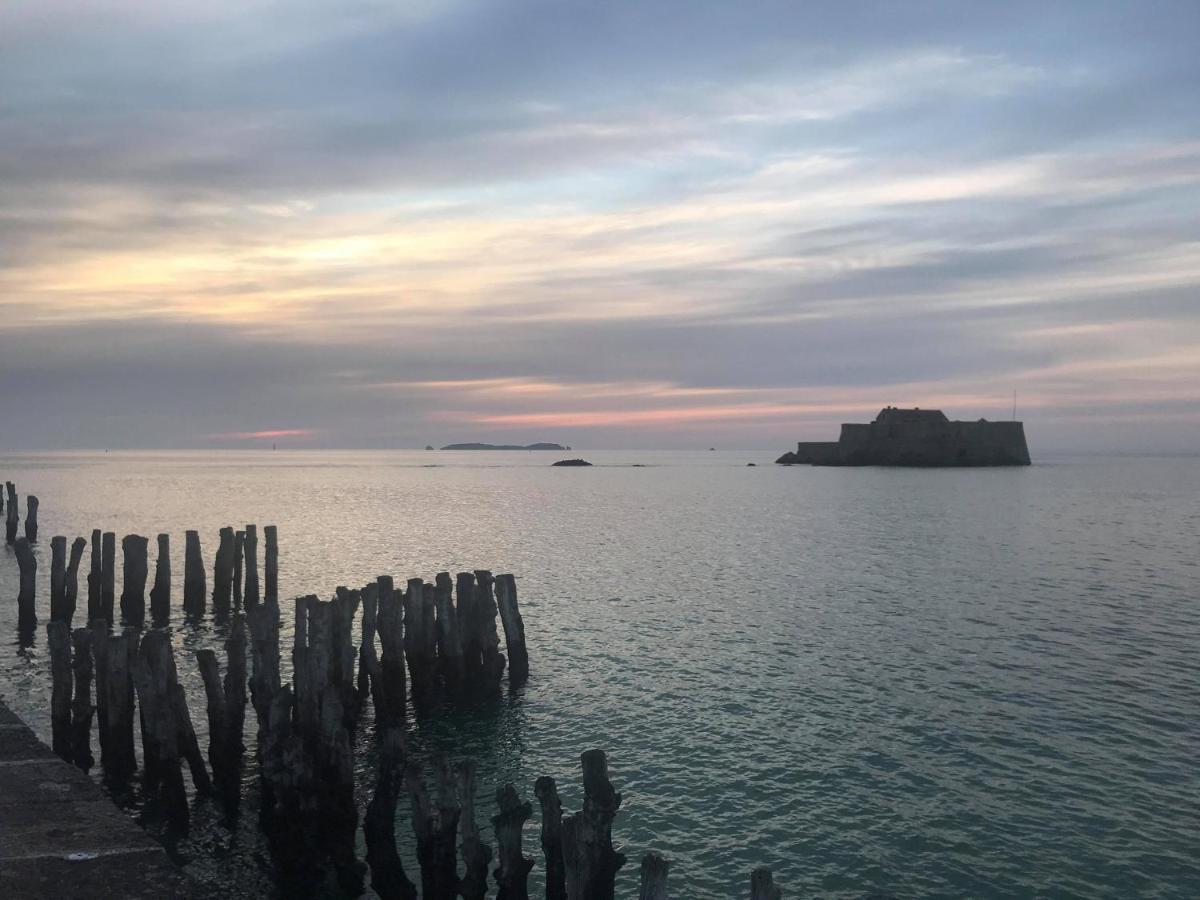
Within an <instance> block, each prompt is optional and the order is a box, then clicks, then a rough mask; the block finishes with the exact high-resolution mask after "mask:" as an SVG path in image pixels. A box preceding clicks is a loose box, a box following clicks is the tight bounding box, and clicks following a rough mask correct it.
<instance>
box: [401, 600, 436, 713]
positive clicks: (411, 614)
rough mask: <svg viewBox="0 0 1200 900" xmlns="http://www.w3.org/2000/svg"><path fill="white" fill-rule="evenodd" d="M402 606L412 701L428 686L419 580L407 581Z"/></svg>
mask: <svg viewBox="0 0 1200 900" xmlns="http://www.w3.org/2000/svg"><path fill="white" fill-rule="evenodd" d="M401 602H402V604H403V606H404V657H405V659H406V660H407V661H408V675H409V680H410V681H411V683H412V690H413V698H414V700H415V699H416V698H417V697H418V695H419V696H421V697H422V698H424V696H425V695H426V694H427V693H428V690H429V688H430V687H431V685H430V684H429V677H428V676H429V667H428V664H429V660H428V659H427V658H426V655H425V647H424V642H423V639H424V636H425V621H424V614H425V587H424V582H423V581H421V579H420V578H410V579H409V580H408V590H407V591H405V592H404V597H403V599H402V601H401Z"/></svg>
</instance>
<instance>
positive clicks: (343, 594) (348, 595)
mask: <svg viewBox="0 0 1200 900" xmlns="http://www.w3.org/2000/svg"><path fill="white" fill-rule="evenodd" d="M361 598H362V594H361V593H360V592H359V591H351V590H348V589H346V588H345V587H339V588H338V589H337V596H336V597H335V598H334V600H333V617H332V620H331V628H332V637H333V669H332V671H333V676H332V680H333V683H334V684H336V685H337V689H338V694H339V697H340V699H341V702H342V710H343V712H344V713H345V726H346V728H348V729H353V728H354V727H355V725H356V724H357V723H358V713H359V707H358V691H357V690H356V689H355V687H354V663H355V647H354V616H355V615H356V614H357V613H358V604H359V602H360V600H361Z"/></svg>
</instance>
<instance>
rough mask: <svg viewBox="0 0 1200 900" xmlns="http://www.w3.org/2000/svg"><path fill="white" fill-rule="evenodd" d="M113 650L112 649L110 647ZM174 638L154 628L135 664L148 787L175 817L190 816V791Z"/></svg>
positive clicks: (183, 817) (141, 648) (144, 639)
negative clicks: (183, 762) (175, 698)
mask: <svg viewBox="0 0 1200 900" xmlns="http://www.w3.org/2000/svg"><path fill="white" fill-rule="evenodd" d="M110 653H111V648H110ZM173 670H174V662H173V661H172V660H171V644H170V639H169V638H168V636H167V633H166V632H165V631H157V630H155V631H151V632H149V633H148V634H147V635H146V636H145V637H144V638H143V639H142V641H141V647H140V649H139V652H138V657H137V662H136V664H135V666H134V683H135V684H136V685H137V694H138V702H139V703H140V705H141V710H142V723H143V725H142V727H143V731H142V751H143V758H144V761H145V770H146V772H147V774H148V775H150V774H151V773H152V778H147V786H146V787H147V790H148V791H149V792H150V793H151V795H152V796H156V797H157V798H158V799H159V800H161V801H162V803H163V805H164V806H165V808H166V810H167V813H168V815H169V816H170V817H171V818H172V819H175V820H183V819H186V818H187V813H188V808H187V792H186V791H185V790H184V787H183V770H182V768H181V766H180V746H179V728H178V727H177V722H176V720H175V714H174V707H173V702H172V697H171V695H172V677H171V676H172V673H173Z"/></svg>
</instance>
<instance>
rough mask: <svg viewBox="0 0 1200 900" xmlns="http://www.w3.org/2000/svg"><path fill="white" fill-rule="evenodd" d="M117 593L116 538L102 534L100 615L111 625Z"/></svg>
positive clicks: (112, 534) (107, 533) (114, 535)
mask: <svg viewBox="0 0 1200 900" xmlns="http://www.w3.org/2000/svg"><path fill="white" fill-rule="evenodd" d="M116 592H117V536H116V534H115V533H114V532H111V531H106V532H104V534H103V536H102V539H101V543H100V614H101V615H102V616H104V621H106V622H107V623H108V624H109V626H111V625H112V624H113V601H114V600H115V599H116Z"/></svg>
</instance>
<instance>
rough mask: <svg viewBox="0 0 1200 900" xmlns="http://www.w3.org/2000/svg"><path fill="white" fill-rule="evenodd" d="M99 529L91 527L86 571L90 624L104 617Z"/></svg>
mask: <svg viewBox="0 0 1200 900" xmlns="http://www.w3.org/2000/svg"><path fill="white" fill-rule="evenodd" d="M101 552H102V551H101V549H100V529H99V528H93V529H92V564H91V569H90V570H89V571H88V577H87V586H88V611H87V620H88V624H89V625H90V624H91V623H92V622H94V621H96V620H97V619H103V618H104V605H103V603H102V602H101V600H100V586H101V583H102V582H103V575H102V574H101V573H102V571H103V564H102V563H101Z"/></svg>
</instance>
